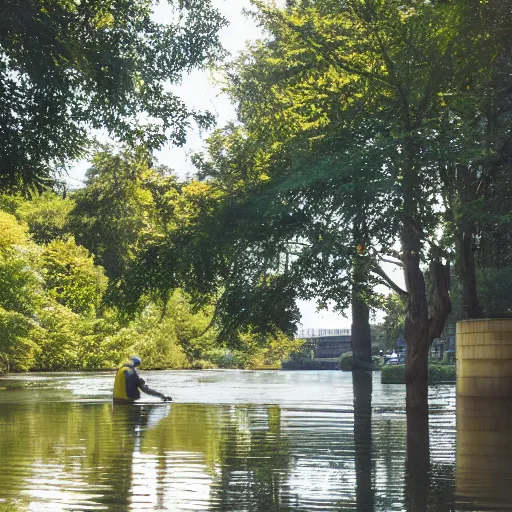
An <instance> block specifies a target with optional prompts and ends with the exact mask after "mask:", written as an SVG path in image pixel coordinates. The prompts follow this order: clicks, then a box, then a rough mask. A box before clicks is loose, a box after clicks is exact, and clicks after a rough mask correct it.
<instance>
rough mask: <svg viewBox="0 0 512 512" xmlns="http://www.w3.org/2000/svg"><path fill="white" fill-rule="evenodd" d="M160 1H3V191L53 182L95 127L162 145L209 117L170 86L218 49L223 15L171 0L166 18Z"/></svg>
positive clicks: (203, 5)
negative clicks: (158, 8) (158, 9)
mask: <svg viewBox="0 0 512 512" xmlns="http://www.w3.org/2000/svg"><path fill="white" fill-rule="evenodd" d="M157 3H158V2H154V1H146V0H120V1H118V0H116V1H114V0H107V1H104V0H93V1H89V2H67V1H64V0H56V1H54V2H47V1H44V0H30V1H27V2H24V3H23V4H20V3H19V2H18V1H17V0H6V1H4V2H2V6H1V16H0V34H1V35H0V52H1V53H2V56H3V57H2V59H1V63H0V104H1V105H2V107H1V110H0V112H1V114H0V115H1V118H2V127H3V137H2V144H1V145H0V161H1V162H2V164H1V168H0V171H1V173H0V174H1V178H0V189H6V188H13V187H17V186H22V187H27V186H29V185H32V184H35V185H37V186H44V185H45V184H47V183H48V180H49V178H51V177H52V176H53V175H54V171H55V170H56V169H57V168H59V167H60V168H61V167H62V166H64V165H66V164H67V162H68V161H69V160H73V159H75V158H78V157H81V156H83V155H84V151H85V149H86V147H87V143H88V140H89V139H90V135H89V133H90V132H89V130H90V129H91V128H92V129H105V130H106V131H108V132H109V134H110V135H111V136H112V137H114V138H116V139H120V140H124V141H127V142H129V143H131V144H134V143H143V144H146V145H148V146H149V147H152V148H158V147H161V146H162V145H163V144H164V143H165V142H166V141H171V142H172V143H176V144H183V142H184V140H185V134H186V130H187V127H188V126H189V124H190V121H196V122H197V123H198V124H199V125H200V126H203V127H204V126H208V125H209V124H210V123H211V122H212V120H213V118H212V116H211V114H209V113H201V112H197V111H195V110H192V109H190V108H188V107H187V106H186V105H185V104H184V103H183V101H181V100H180V98H179V97H178V96H176V94H174V93H172V92H171V91H170V90H169V89H168V87H167V84H169V83H170V84H176V83H178V82H179V81H180V79H181V77H182V74H183V73H184V72H188V71H190V70H193V69H196V68H202V67H204V66H206V65H208V64H209V63H211V62H213V61H214V60H215V59H218V58H219V57H220V56H221V54H222V53H221V49H220V43H219V39H218V31H219V29H220V28H221V27H223V26H224V24H225V20H224V19H223V18H222V16H221V15H220V14H219V12H218V11H217V10H216V9H214V8H213V6H212V3H211V1H210V0H192V1H187V2H181V1H170V2H169V10H170V12H171V20H172V21H170V22H169V23H168V24H163V23H160V22H159V21H158V20H155V19H154V16H153V9H154V7H155V5H156V4H157Z"/></svg>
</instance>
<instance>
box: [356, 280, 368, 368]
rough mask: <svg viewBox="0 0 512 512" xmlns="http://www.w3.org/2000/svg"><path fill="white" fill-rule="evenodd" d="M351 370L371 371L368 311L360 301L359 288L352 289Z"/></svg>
mask: <svg viewBox="0 0 512 512" xmlns="http://www.w3.org/2000/svg"><path fill="white" fill-rule="evenodd" d="M351 340H352V368H353V369H354V370H371V368H372V336H371V333H370V309H369V308H368V306H367V305H366V303H365V302H364V301H363V300H362V299H361V297H360V292H359V286H358V285H357V284H354V285H353V287H352V334H351Z"/></svg>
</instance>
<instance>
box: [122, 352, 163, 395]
mask: <svg viewBox="0 0 512 512" xmlns="http://www.w3.org/2000/svg"><path fill="white" fill-rule="evenodd" d="M130 361H131V363H126V364H123V366H121V368H119V370H117V374H116V380H115V382H114V403H115V404H126V403H132V402H133V401H134V400H138V399H139V398H140V391H143V392H144V393H146V394H147V395H151V396H157V397H158V398H161V399H162V400H163V401H164V402H170V401H171V400H172V398H171V397H170V396H165V395H164V394H162V393H159V392H158V391H154V390H153V389H150V388H149V387H148V386H147V385H146V383H145V382H144V380H143V379H141V378H140V376H139V374H138V373H137V370H136V369H135V368H136V367H137V366H139V365H140V363H141V359H140V357H138V356H132V357H130ZM139 390H140V391H139Z"/></svg>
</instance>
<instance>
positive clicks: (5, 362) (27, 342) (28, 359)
mask: <svg viewBox="0 0 512 512" xmlns="http://www.w3.org/2000/svg"><path fill="white" fill-rule="evenodd" d="M34 328H35V325H34V322H33V321H32V320H30V319H29V318H27V317H26V316H23V315H22V314H20V313H16V312H14V311H6V310H5V309H3V308H2V307H0V373H3V372H8V371H11V372H13V371H14V372H17V371H24V370H28V369H29V368H31V367H32V365H33V363H34V357H35V354H36V353H37V351H38V348H37V345H36V344H35V343H34V342H33V341H32V340H31V334H32V331H33V330H34Z"/></svg>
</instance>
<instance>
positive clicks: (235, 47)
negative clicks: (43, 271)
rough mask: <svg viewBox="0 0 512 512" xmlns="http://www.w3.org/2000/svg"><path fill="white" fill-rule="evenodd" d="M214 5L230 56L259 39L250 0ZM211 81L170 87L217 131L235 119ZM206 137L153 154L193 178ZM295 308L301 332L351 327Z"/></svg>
mask: <svg viewBox="0 0 512 512" xmlns="http://www.w3.org/2000/svg"><path fill="white" fill-rule="evenodd" d="M269 1H272V2H274V1H275V3H277V4H278V5H279V4H280V3H284V0H269ZM213 4H214V5H215V7H217V8H218V9H219V10H220V12H221V13H222V14H223V15H224V16H225V17H226V19H227V20H228V21H229V25H228V26H227V27H225V28H224V29H222V31H221V34H220V38H221V42H222V44H223V46H224V48H225V49H226V50H227V51H228V52H230V53H231V54H232V55H236V54H237V53H238V52H240V51H241V50H243V49H244V48H245V46H246V42H247V41H254V40H256V39H258V38H259V37H261V36H262V33H261V30H260V28H259V27H258V26H257V25H256V24H255V23H254V21H253V20H252V19H251V18H250V17H246V16H245V15H244V14H243V12H242V11H243V10H244V9H249V8H251V5H250V2H249V0H213ZM170 16H171V14H170V11H169V8H168V6H167V2H165V1H162V2H160V3H159V4H158V6H157V8H156V9H155V17H156V19H158V20H159V21H160V22H162V23H165V21H166V19H169V20H170ZM212 78H213V77H212V76H211V73H210V72H209V71H199V70H196V71H193V72H192V73H190V74H189V75H186V76H184V77H183V80H182V83H181V84H180V85H179V86H177V87H173V90H174V91H176V92H177V93H178V94H179V96H180V98H181V99H182V100H183V101H185V102H186V103H187V105H189V106H190V107H194V108H196V109H200V110H209V111H211V112H213V113H215V115H216V116H217V126H219V127H220V126H223V125H225V124H226V123H227V122H228V121H230V120H234V119H235V110H234V107H233V105H232V104H231V103H230V100H229V98H228V97H227V96H226V95H225V94H223V93H222V92H221V90H220V87H219V86H218V85H216V84H215V81H214V80H213V79H212ZM209 133H210V132H204V133H200V132H199V130H197V129H195V128H192V129H190V130H189V133H188V136H187V143H186V144H185V146H184V147H182V148H177V147H171V146H169V147H166V148H164V149H163V150H162V151H159V152H158V153H157V154H156V157H157V159H158V163H160V164H165V165H167V166H169V167H170V168H172V169H173V170H174V171H175V172H176V174H178V175H179V176H180V177H182V178H185V177H186V176H187V175H191V174H193V173H194V167H193V166H192V164H191V162H190V157H189V155H190V154H191V153H193V152H195V151H198V150H201V149H202V148H203V146H204V142H205V140H206V138H207V137H208V135H209ZM88 165H89V164H88V162H87V161H81V162H79V163H78V164H77V165H76V166H74V167H73V169H71V171H70V173H69V177H68V179H67V181H68V184H69V185H70V186H71V187H73V188H78V187H80V186H82V185H83V180H84V174H85V171H86V170H87V168H88ZM385 270H386V272H387V273H388V275H390V276H391V277H392V278H393V279H394V280H395V281H396V282H397V284H398V285H399V286H403V278H402V276H401V275H400V272H397V267H394V266H390V267H387V268H386V269H385ZM298 305H299V308H300V311H301V314H302V325H301V327H300V328H313V329H319V328H325V329H336V328H338V329H346V328H350V326H351V319H350V314H349V313H350V312H347V317H344V316H342V315H340V314H338V313H334V312H332V311H322V312H317V311H316V306H315V304H314V303H313V302H310V301H299V303H298Z"/></svg>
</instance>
